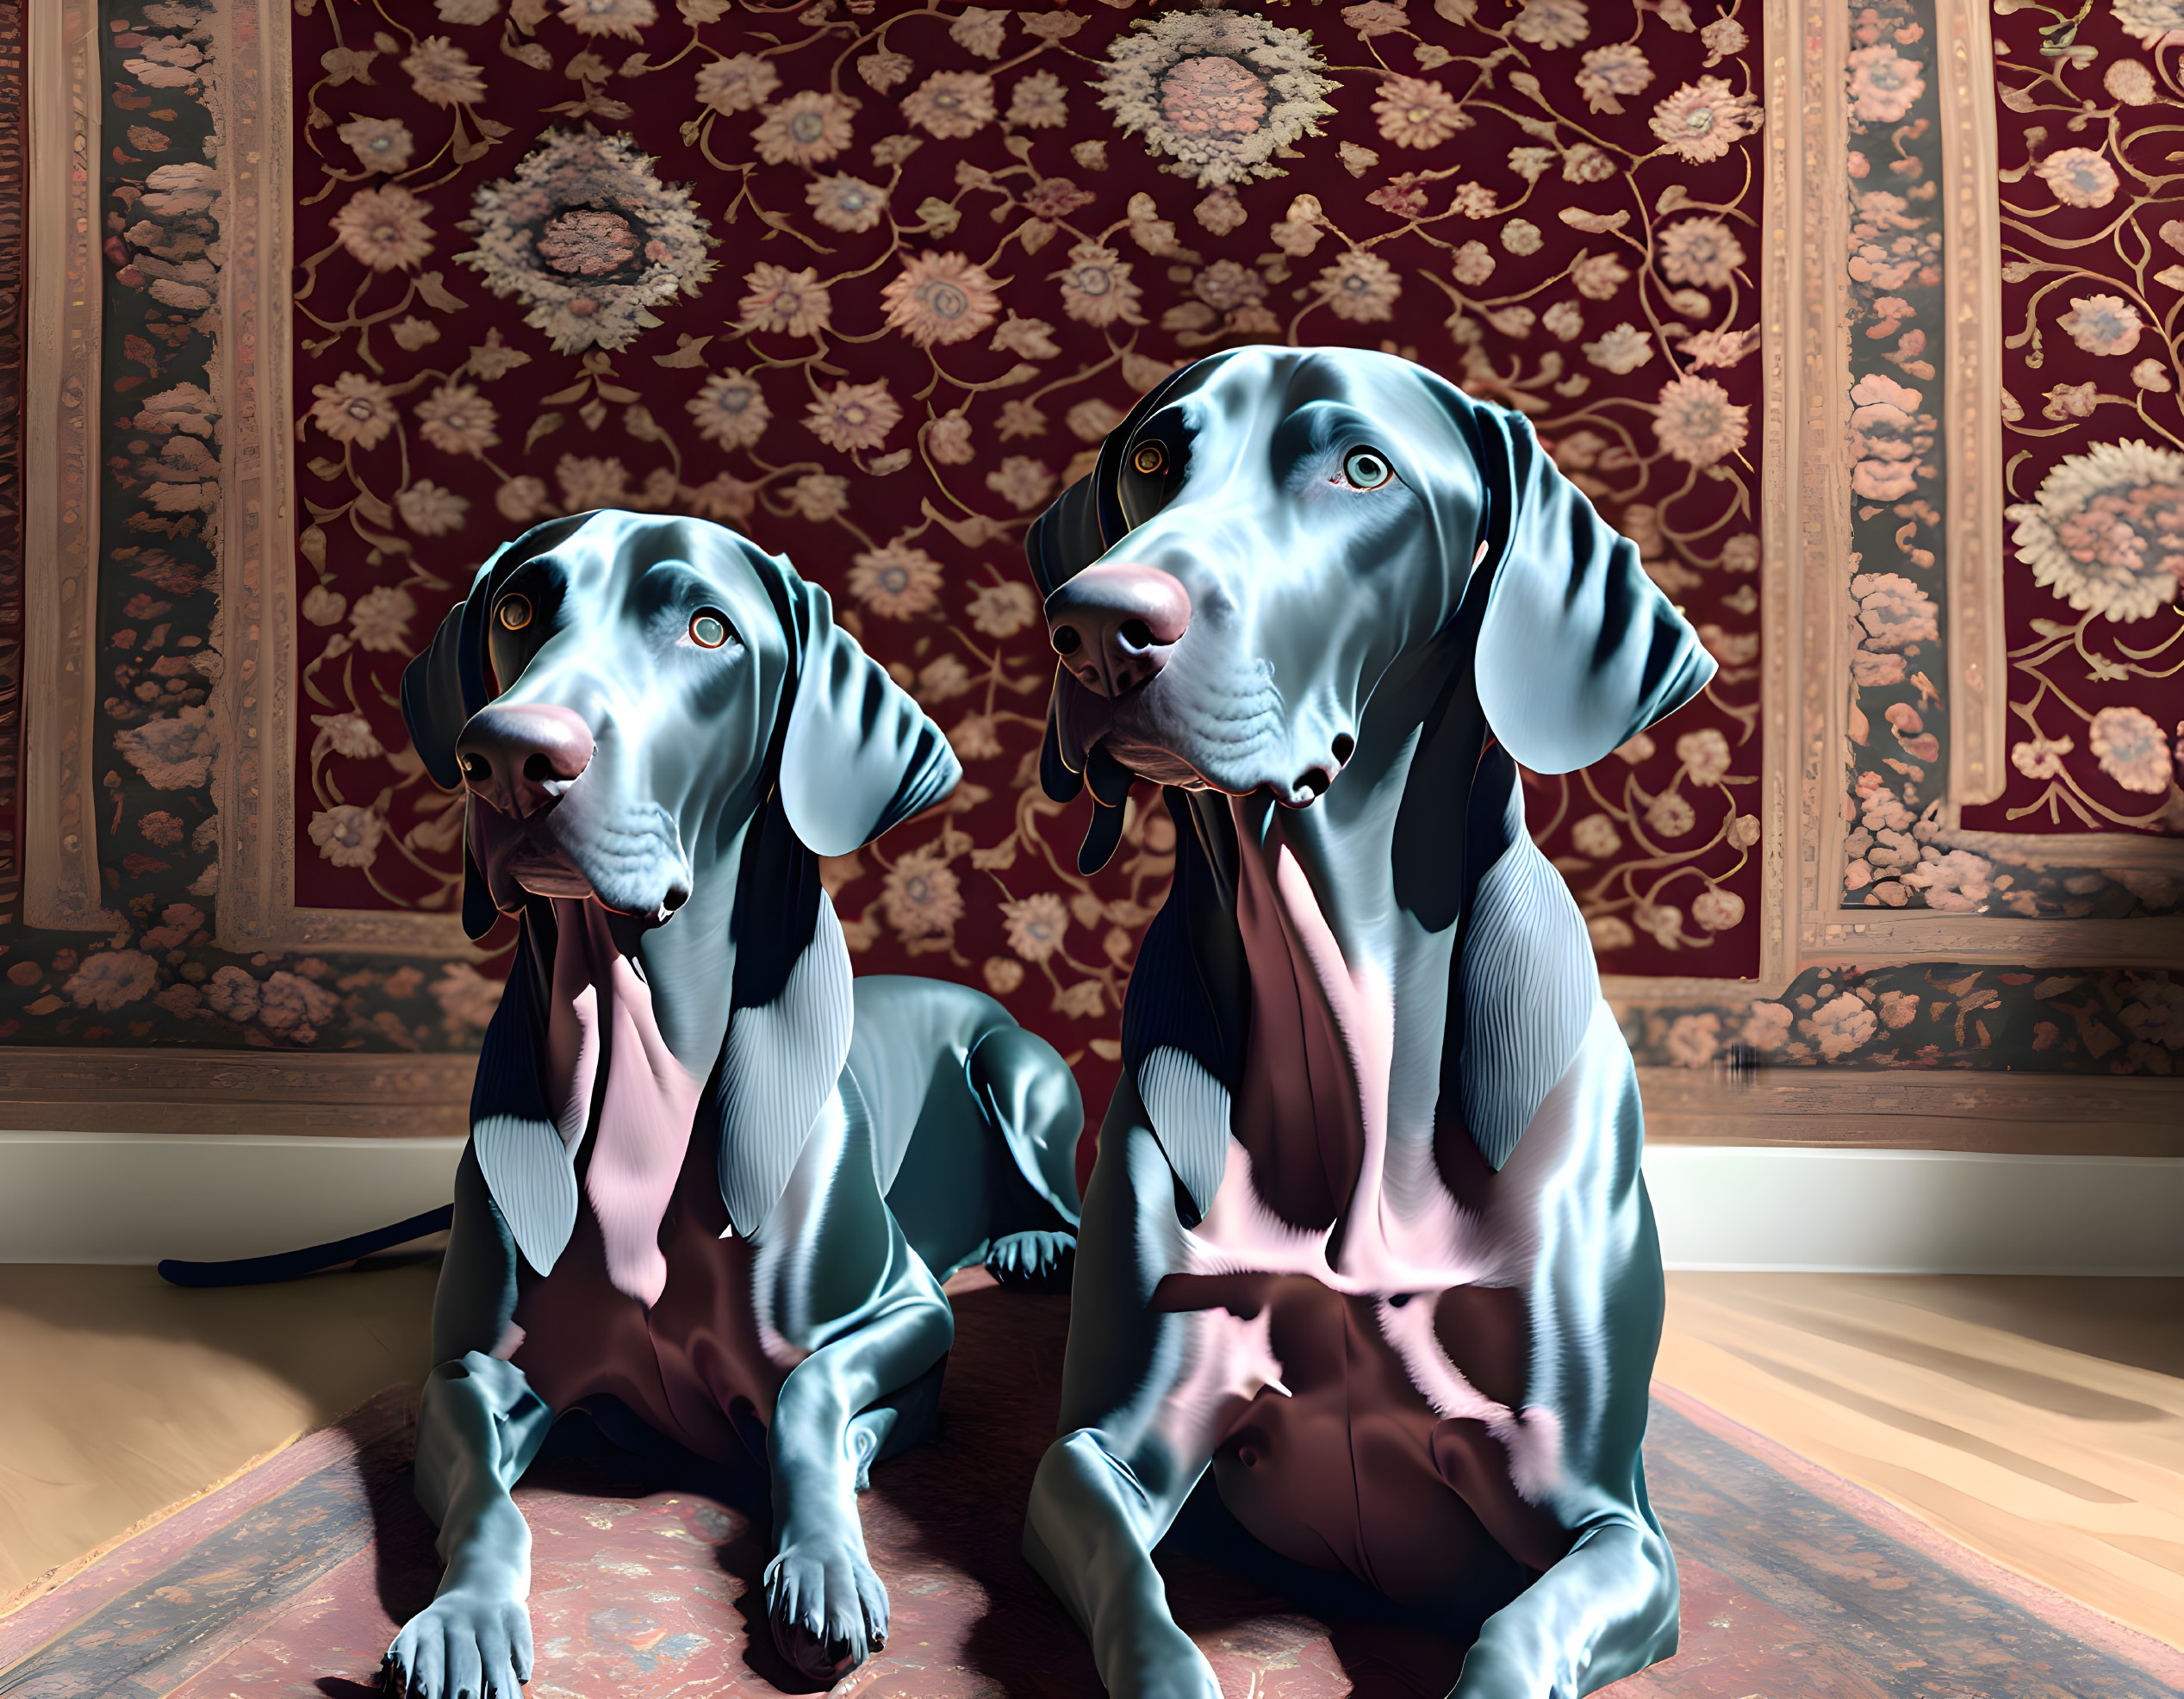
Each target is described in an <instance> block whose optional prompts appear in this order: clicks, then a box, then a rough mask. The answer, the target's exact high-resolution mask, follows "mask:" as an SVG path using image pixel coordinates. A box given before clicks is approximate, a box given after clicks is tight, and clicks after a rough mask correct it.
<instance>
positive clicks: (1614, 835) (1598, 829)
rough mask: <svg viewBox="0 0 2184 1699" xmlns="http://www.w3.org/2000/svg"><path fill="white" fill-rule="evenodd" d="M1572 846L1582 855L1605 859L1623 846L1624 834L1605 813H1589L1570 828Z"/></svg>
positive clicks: (1597, 859)
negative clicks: (1616, 828)
mask: <svg viewBox="0 0 2184 1699" xmlns="http://www.w3.org/2000/svg"><path fill="white" fill-rule="evenodd" d="M1570 843H1571V847H1572V848H1573V849H1576V850H1577V853H1578V854H1579V855H1580V856H1592V857H1593V858H1594V859H1595V860H1596V861H1605V860H1606V859H1607V858H1608V856H1612V855H1614V854H1615V852H1616V851H1617V850H1618V849H1621V848H1622V847H1623V839H1622V834H1621V833H1620V832H1618V831H1616V830H1615V822H1614V821H1613V820H1611V819H1609V818H1608V817H1607V816H1606V815H1605V814H1588V815H1586V816H1585V817H1584V818H1583V819H1582V820H1579V821H1578V822H1577V825H1574V826H1572V827H1571V828H1570Z"/></svg>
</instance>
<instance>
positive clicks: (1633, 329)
mask: <svg viewBox="0 0 2184 1699" xmlns="http://www.w3.org/2000/svg"><path fill="white" fill-rule="evenodd" d="M1584 350H1585V358H1587V359H1588V360H1590V361H1591V362H1592V363H1593V364H1595V365H1596V366H1601V367H1603V368H1605V369H1606V370H1608V371H1612V372H1614V373H1615V375H1616V376H1617V377H1622V376H1623V375H1624V374H1626V373H1627V372H1633V371H1636V370H1638V369H1639V367H1640V366H1642V365H1644V364H1646V361H1648V360H1650V359H1652V358H1653V341H1652V338H1651V337H1649V336H1647V335H1646V333H1645V332H1643V331H1641V330H1640V329H1639V328H1638V327H1637V326H1636V325H1633V324H1631V323H1628V322H1627V321H1626V322H1625V323H1622V324H1619V325H1617V326H1616V327H1615V328H1614V329H1613V330H1611V331H1609V332H1608V333H1607V334H1606V335H1605V336H1602V338H1600V339H1598V340H1597V341H1595V342H1588V343H1586V344H1585V345H1584Z"/></svg>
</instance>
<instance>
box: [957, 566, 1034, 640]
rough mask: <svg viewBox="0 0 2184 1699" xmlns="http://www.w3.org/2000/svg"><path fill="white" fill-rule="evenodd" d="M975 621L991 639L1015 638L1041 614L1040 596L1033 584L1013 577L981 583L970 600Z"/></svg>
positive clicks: (975, 624) (973, 620)
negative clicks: (992, 582)
mask: <svg viewBox="0 0 2184 1699" xmlns="http://www.w3.org/2000/svg"><path fill="white" fill-rule="evenodd" d="M969 612H970V615H971V624H972V625H973V626H974V627H975V628H976V629H977V630H979V631H980V632H984V633H985V634H986V636H987V637H990V638H1012V637H1014V636H1015V635H1016V634H1017V632H1020V631H1023V630H1024V629H1025V628H1026V627H1027V626H1029V625H1031V624H1033V623H1034V622H1035V621H1036V619H1038V617H1039V601H1038V598H1037V597H1036V596H1034V595H1033V594H1031V590H1030V586H1028V585H1025V584H1021V583H1018V582H1017V581H1016V580H1015V579H1013V578H1011V579H1010V580H1009V581H1007V582H1005V583H1000V584H981V585H980V586H979V589H978V594H975V595H974V596H973V597H972V598H971V601H970V609H969Z"/></svg>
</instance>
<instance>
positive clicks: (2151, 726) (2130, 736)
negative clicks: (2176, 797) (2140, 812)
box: [2086, 707, 2171, 796]
mask: <svg viewBox="0 0 2184 1699" xmlns="http://www.w3.org/2000/svg"><path fill="white" fill-rule="evenodd" d="M2086 747H2087V748H2088V750H2092V752H2093V754H2094V758H2095V759H2096V760H2098V761H2099V762H2100V770H2101V771H2102V772H2103V773H2106V775H2108V776H2109V777H2110V778H2112V779H2113V780H2114V781H2116V782H2117V783H2118V784H2119V785H2121V786H2122V787H2124V788H2125V790H2127V791H2137V792H2138V793H2140V794H2141V795H2144V796H2160V795H2162V793H2165V792H2166V791H2168V788H2169V786H2170V782H2171V781H2170V778H2169V755H2168V739H2167V738H2166V737H2163V736H2162V728H2161V725H2160V724H2159V722H2157V721H2156V719H2154V718H2153V716H2152V715H2150V714H2148V713H2143V712H2141V711H2140V710H2139V709H2137V708H2133V707H2108V708H2103V709H2101V711H2100V713H2097V714H2095V715H2094V717H2093V723H2092V725H2090V726H2089V727H2088V729H2087V732H2086Z"/></svg>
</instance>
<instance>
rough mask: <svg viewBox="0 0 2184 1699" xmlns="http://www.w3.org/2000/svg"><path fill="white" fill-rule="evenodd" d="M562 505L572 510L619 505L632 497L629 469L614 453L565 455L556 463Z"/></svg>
mask: <svg viewBox="0 0 2184 1699" xmlns="http://www.w3.org/2000/svg"><path fill="white" fill-rule="evenodd" d="M554 482H556V483H557V484H559V485H560V486H561V505H562V506H563V507H564V508H566V509H567V510H568V511H569V512H570V513H588V512H589V511H591V510H592V509H593V508H595V507H621V506H622V505H623V504H624V503H625V501H628V499H629V482H630V475H629V469H628V468H627V467H625V466H624V465H623V464H622V463H621V461H620V460H619V459H618V458H616V457H613V456H612V455H607V456H600V455H595V454H564V455H563V456H562V457H561V458H560V459H558V460H557V461H556V462H554Z"/></svg>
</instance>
